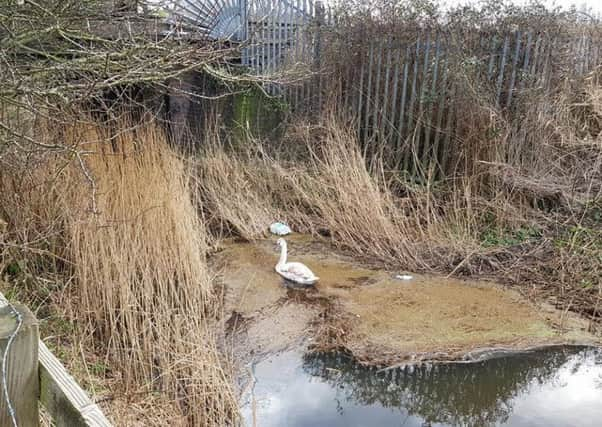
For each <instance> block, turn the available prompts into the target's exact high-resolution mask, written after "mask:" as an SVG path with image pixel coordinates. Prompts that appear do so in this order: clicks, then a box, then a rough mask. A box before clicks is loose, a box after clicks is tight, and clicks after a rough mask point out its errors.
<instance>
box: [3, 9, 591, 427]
mask: <svg viewBox="0 0 602 427" xmlns="http://www.w3.org/2000/svg"><path fill="white" fill-rule="evenodd" d="M9 3H10V5H9V6H7V7H6V8H5V7H4V5H3V7H2V8H0V48H1V50H0V74H2V75H3V76H8V77H7V78H6V79H4V80H2V81H1V82H0V165H1V169H0V271H1V272H2V281H3V283H2V289H3V291H4V292H5V293H6V294H7V295H8V296H9V297H10V298H11V299H13V300H22V301H25V302H27V303H28V304H29V305H30V306H31V307H32V308H33V309H35V310H36V311H37V313H36V314H37V316H38V317H39V318H40V319H41V320H42V322H43V323H42V330H43V335H45V336H46V339H47V340H48V342H49V343H50V344H51V346H52V347H53V350H54V351H55V352H56V353H57V354H58V355H59V356H61V358H62V360H63V361H65V362H66V363H68V364H69V367H70V369H72V371H73V372H74V373H75V374H76V376H77V378H78V379H79V380H80V381H82V382H83V383H84V384H85V385H86V386H87V387H88V388H89V389H90V390H92V391H93V392H94V393H95V395H96V396H97V398H98V399H99V400H101V401H102V402H103V404H104V405H106V406H105V407H106V408H107V409H108V411H109V413H110V415H111V416H112V418H113V419H114V420H115V422H116V423H117V424H123V425H132V424H136V423H145V424H149V425H163V424H164V423H165V420H167V419H169V420H171V422H172V423H174V424H176V425H215V426H222V425H228V424H235V423H236V420H237V416H238V415H237V408H236V398H235V396H234V392H233V388H232V384H231V379H230V378H229V375H228V372H227V371H228V368H227V364H225V363H224V360H223V354H222V352H221V351H220V350H221V349H220V334H221V331H220V329H219V317H220V309H221V307H220V301H219V295H217V291H216V289H214V284H213V281H212V277H211V272H210V271H208V268H207V265H206V257H207V256H208V251H209V249H208V248H209V247H211V245H212V243H213V242H214V241H215V240H216V239H219V238H221V237H223V236H226V235H237V236H241V237H243V238H245V239H256V238H261V237H265V235H266V232H267V229H268V226H269V224H270V223H271V222H273V221H274V220H284V221H287V222H288V223H289V224H291V225H292V226H293V227H294V228H295V229H296V230H297V231H302V232H307V233H311V234H313V235H315V236H319V237H321V238H324V239H327V240H328V241H330V242H332V244H334V245H335V246H338V247H339V248H342V249H345V250H347V251H351V252H353V253H355V254H356V255H357V256H358V257H361V258H363V259H364V260H365V261H366V262H369V263H372V264H377V265H379V266H381V267H386V268H391V269H393V268H402V269H404V270H418V271H429V272H438V273H443V274H453V275H487V276H494V277H495V278H496V279H497V280H503V281H506V282H508V283H511V284H513V285H516V286H517V288H518V289H520V290H521V291H522V292H523V293H524V294H525V295H526V296H527V297H530V298H535V299H538V300H543V299H547V300H549V301H551V302H553V303H554V304H556V305H557V306H558V307H561V308H563V309H566V310H574V311H578V312H580V313H583V314H586V315H587V316H589V317H590V318H591V319H592V330H595V328H596V325H598V324H599V319H600V317H601V315H600V312H601V311H602V140H601V138H602V133H601V130H602V86H601V80H600V79H602V69H600V68H597V69H595V70H594V71H593V72H591V73H589V74H588V75H586V76H582V77H579V78H569V77H568V76H563V75H560V76H558V78H557V79H556V80H555V81H554V85H553V87H552V90H550V91H542V90H533V91H530V92H526V93H524V94H522V96H523V98H522V99H521V104H520V105H521V108H520V109H518V112H517V113H516V114H515V115H512V116H511V115H509V114H507V112H505V111H502V109H501V108H499V106H497V105H496V104H495V102H494V100H493V96H492V92H491V91H492V87H491V85H490V84H488V83H487V82H484V81H483V80H482V76H481V75H480V74H479V73H478V72H477V71H475V69H474V67H472V66H471V65H470V64H472V62H470V61H468V60H466V59H467V58H457V59H459V60H458V61H457V63H456V65H457V66H455V67H454V68H453V69H452V70H451V72H452V73H453V74H450V77H449V78H450V80H451V79H452V78H453V79H454V81H455V83H456V85H457V86H456V87H457V89H456V94H457V97H455V98H454V99H453V100H452V99H450V100H449V102H455V103H457V104H458V105H459V106H461V107H462V108H460V109H459V110H458V111H459V113H458V117H457V118H456V120H457V122H458V123H460V124H461V125H460V126H459V127H458V131H457V132H456V133H454V135H453V137H450V139H451V142H450V148H449V151H450V152H452V153H453V157H452V158H451V161H450V165H451V166H450V168H449V170H450V173H449V174H447V175H446V176H445V177H444V178H441V177H437V176H436V175H435V174H433V173H432V170H430V169H429V168H424V169H423V170H421V171H419V172H420V176H419V177H418V179H416V177H415V176H414V177H409V176H408V175H407V174H405V173H403V171H402V170H401V165H399V163H398V162H392V161H391V158H392V156H391V152H388V151H387V150H385V149H382V147H378V142H379V141H378V138H376V139H373V140H371V141H370V143H371V144H373V145H372V146H371V147H372V148H374V147H376V149H372V148H371V149H369V150H368V149H366V144H365V141H360V140H359V138H358V133H357V131H356V130H357V126H356V124H357V123H356V122H355V121H354V119H355V118H354V116H353V114H350V111H349V110H348V109H342V108H341V106H340V102H339V101H340V99H339V98H337V96H336V95H337V92H336V91H335V90H334V89H333V90H332V91H330V88H331V86H325V88H324V89H323V91H324V92H325V93H324V95H326V96H325V97H324V98H325V99H327V98H328V99H329V102H330V104H328V105H327V107H326V108H324V110H323V112H322V114H321V115H320V116H319V117H317V118H316V116H315V115H314V116H309V117H304V116H303V117H301V116H299V117H294V118H293V120H292V123H291V124H290V126H289V127H288V129H287V131H286V132H287V133H286V134H285V135H284V136H283V138H282V139H281V140H280V141H259V140H257V139H255V138H253V136H252V135H249V134H244V135H243V133H244V132H248V129H243V130H242V131H241V130H240V129H237V131H236V132H235V136H234V139H232V140H231V139H230V138H229V136H227V134H226V133H225V132H223V129H222V128H221V125H222V123H221V122H219V121H218V122H216V123H213V124H212V126H211V127H210V128H208V129H207V132H206V135H204V136H203V139H204V141H205V145H204V147H203V148H202V150H201V151H200V152H199V153H197V154H196V155H195V156H194V157H185V156H183V155H181V154H179V153H177V150H174V149H173V147H169V144H168V140H169V138H168V137H167V136H166V134H165V133H164V129H162V128H160V127H159V125H158V123H159V122H160V120H152V119H149V116H148V115H146V114H143V113H141V112H144V111H147V112H148V111H149V110H150V111H152V112H154V113H156V112H157V109H156V108H154V107H152V108H151V107H148V106H147V105H146V104H144V102H143V101H146V100H147V98H146V97H145V95H144V94H147V93H148V92H146V90H147V89H149V88H152V89H153V90H158V91H159V92H158V93H164V91H165V90H168V88H170V87H171V86H170V84H169V81H173V80H172V79H176V80H177V78H178V77H179V76H180V75H181V73H183V72H185V71H188V70H204V71H205V72H209V73H213V74H215V72H216V71H215V68H214V66H215V64H216V63H217V64H221V63H225V62H227V61H228V59H229V58H230V55H231V53H232V52H233V51H232V50H231V49H224V48H223V46H220V47H218V46H210V45H208V44H202V45H200V44H199V45H185V44H181V43H179V41H177V40H173V39H161V40H159V41H156V42H154V43H149V42H148V40H146V39H144V38H142V37H138V34H137V33H136V34H134V35H131V37H129V36H128V37H117V39H114V38H113V37H112V36H111V37H109V35H107V34H105V33H102V34H99V33H98V32H97V31H96V29H97V27H96V26H94V25H91V27H88V26H87V25H86V26H83V25H81V23H82V22H85V21H86V18H95V19H99V20H101V21H102V20H103V19H108V18H107V15H105V14H103V12H102V11H101V10H100V9H98V4H96V3H97V2H83V3H82V2H59V1H55V2H47V3H48V4H45V5H44V6H40V5H39V4H37V3H34V2H26V5H25V7H26V8H29V9H26V8H21V7H20V6H16V3H15V2H12V1H11V2H9ZM362 3H364V4H363V5H360V6H358V7H356V8H349V16H346V17H345V19H347V20H345V19H342V20H341V31H343V30H345V29H349V28H351V29H350V30H349V31H354V30H356V28H354V27H353V26H354V25H355V24H356V23H357V22H361V23H362V25H368V24H369V25H372V26H376V27H378V26H379V25H382V26H384V27H387V28H389V29H390V28H393V29H395V30H396V31H397V30H398V29H399V28H401V27H404V26H405V27H404V28H406V31H407V32H412V31H414V30H416V28H423V26H430V25H434V24H435V23H436V22H437V20H439V19H441V16H440V15H439V12H438V9H437V8H436V7H434V5H432V4H431V3H430V2H427V3H425V4H422V5H421V4H419V3H421V2H417V3H416V4H414V5H413V6H412V7H407V8H400V7H399V2H383V4H382V8H385V9H386V8H387V7H393V9H394V10H395V11H396V12H395V13H380V14H379V13H373V12H374V10H375V9H370V8H366V7H364V6H365V2H362ZM369 6H373V5H369ZM378 7H381V6H378ZM378 7H377V9H378ZM385 9H382V10H385ZM387 10H390V9H387ZM110 16H111V17H112V16H113V15H110ZM116 16H118V18H116V19H115V20H112V22H111V25H112V27H111V28H123V26H124V25H126V26H127V24H128V18H127V17H124V16H121V15H116ZM378 16H386V17H387V18H391V20H392V22H388V21H387V22H384V23H383V22H379V21H378V19H377V18H378ZM571 16H572V15H567V14H556V13H551V12H550V11H546V10H544V9H542V8H541V7H540V6H538V5H536V6H534V7H533V8H531V9H529V8H527V9H512V10H505V9H504V8H492V4H489V9H487V8H486V10H479V9H458V10H456V11H455V12H453V13H452V14H451V15H449V21H448V25H449V26H452V25H455V26H456V27H461V26H462V25H469V28H471V27H470V25H475V22H474V21H475V20H479V19H483V20H485V21H486V22H487V23H488V25H489V26H490V27H491V28H494V27H496V26H499V25H501V26H504V27H505V28H510V27H512V26H514V25H521V23H525V22H531V23H532V22H534V20H535V21H537V22H539V23H540V24H541V25H546V26H547V27H546V29H547V30H546V31H555V30H557V29H558V26H559V25H560V26H563V27H562V30H563V31H565V32H566V31H568V30H570V29H571V28H574V27H573V26H574V25H575V23H576V22H579V23H583V20H581V21H579V20H577V21H576V20H575V19H573V18H571ZM502 21H503V22H502ZM467 23H468V24H467ZM502 24H503V25H502ZM141 25H142V24H141ZM345 25H349V27H345ZM588 25H589V24H588ZM90 28H92V30H90ZM488 28H489V27H488ZM491 28H489V29H491ZM592 28H593V29H594V30H597V29H598V27H596V26H595V25H594V24H592ZM358 34H359V36H360V37H363V36H362V34H363V33H361V32H360V33H357V34H352V35H351V36H352V37H351V38H353V37H356V36H358ZM563 34H565V33H563ZM364 36H365V35H364ZM467 37H468V36H467ZM471 37H472V36H471ZM471 37H468V38H470V40H473V41H474V37H473V38H471ZM333 46H334V47H333V49H336V48H337V47H338V48H339V50H340V51H341V57H344V58H347V59H348V57H347V56H346V55H347V54H348V53H349V52H348V51H353V50H352V49H347V51H344V50H343V49H340V45H333ZM353 52H355V51H353ZM353 52H352V53H353ZM341 57H336V58H334V60H337V59H341ZM565 59H566V58H565ZM174 63H177V64H178V65H179V66H177V67H174ZM458 64H459V65H458ZM467 64H468V65H467ZM332 65H333V64H325V65H324V68H325V71H327V72H328V73H330V74H326V75H328V76H329V77H332V79H333V81H335V82H338V81H339V80H338V79H341V75H338V74H337V70H339V68H337V67H336V66H332ZM334 65H337V66H338V65H341V64H334ZM333 70H334V71H333ZM224 76H225V77H224V78H226V77H227V75H224ZM245 78H246V77H245ZM245 78H243V77H240V76H239V77H237V79H241V80H244V79H245ZM249 80H252V79H249ZM230 83H232V82H230ZM332 87H334V86H332ZM142 88H144V89H145V90H144V91H143V90H141V89H142ZM331 95H332V96H331ZM126 107H134V108H133V110H134V113H132V112H131V111H129V112H128V114H124V113H123V111H125V110H127V108H126ZM147 107H148V108H147ZM81 110H84V113H82V111H81ZM138 113H139V114H138ZM351 113H353V112H351ZM160 117H161V116H160ZM243 127H244V126H243ZM408 141H409V142H411V140H408ZM414 154H416V155H417V153H412V155H414ZM131 408H134V411H131Z"/></svg>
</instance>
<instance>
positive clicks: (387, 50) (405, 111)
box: [240, 0, 602, 177]
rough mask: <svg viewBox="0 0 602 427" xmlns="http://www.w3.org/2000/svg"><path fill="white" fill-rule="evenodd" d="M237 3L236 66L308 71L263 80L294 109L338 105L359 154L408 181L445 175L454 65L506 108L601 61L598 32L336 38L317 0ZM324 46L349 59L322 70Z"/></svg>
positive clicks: (328, 13)
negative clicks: (240, 20) (348, 118)
mask: <svg viewBox="0 0 602 427" xmlns="http://www.w3.org/2000/svg"><path fill="white" fill-rule="evenodd" d="M240 4H242V5H244V7H245V8H246V9H245V11H244V13H241V16H245V17H246V22H245V24H244V27H245V31H244V33H245V34H246V36H247V40H246V41H245V46H246V48H245V54H244V58H245V59H244V63H245V64H247V65H248V66H249V67H251V68H253V69H255V70H256V72H257V73H263V74H266V75H268V74H271V75H273V74H274V73H277V72H278V71H279V70H284V69H287V68H288V69H290V68H291V67H292V68H294V69H295V70H297V71H302V72H303V73H305V74H306V75H307V78H299V79H297V80H296V81H295V82H292V83H288V84H284V85H282V84H274V83H271V84H267V85H266V88H267V91H268V93H270V94H272V95H278V96H282V97H283V99H284V100H285V101H286V102H287V103H288V104H289V106H290V108H291V110H292V111H297V112H307V111H312V112H314V113H319V112H321V111H322V108H323V106H324V104H325V103H326V102H330V103H333V102H334V103H336V104H338V105H337V107H338V108H340V110H341V112H344V113H345V114H351V115H352V116H353V117H355V122H356V126H357V133H358V137H359V140H360V142H361V145H362V147H363V149H364V150H365V151H366V152H368V151H369V152H374V151H375V150H379V151H381V152H383V153H386V154H387V156H386V157H387V159H390V161H391V164H392V165H394V167H396V168H400V169H403V170H405V171H407V173H409V174H411V175H412V176H415V177H420V176H422V177H424V176H425V175H427V174H428V175H429V176H442V175H444V174H445V173H446V171H447V167H448V165H449V160H450V159H449V154H450V150H451V148H450V145H449V144H450V142H451V141H453V135H454V132H455V131H456V127H455V123H456V121H457V119H458V117H459V116H458V114H457V113H458V112H457V111H455V110H454V108H455V103H456V93H457V92H456V91H457V90H458V86H457V82H456V81H455V74H454V73H455V72H457V71H458V70H460V69H461V67H473V68H474V69H475V70H476V72H477V73H478V74H479V75H480V76H481V78H482V80H483V81H484V82H488V84H489V85H490V89H491V96H492V101H493V102H494V103H495V105H497V106H498V108H499V109H500V110H501V111H503V112H505V113H507V114H512V112H513V111H514V110H516V109H519V108H520V107H521V105H523V104H522V101H523V100H524V99H525V96H524V94H526V93H531V92H530V91H533V90H544V91H549V90H551V87H552V84H553V80H554V79H556V78H558V76H560V75H562V76H564V77H566V76H569V77H570V75H573V76H574V77H578V76H581V75H583V74H585V73H587V72H589V71H590V70H592V69H593V68H594V67H596V66H598V65H599V64H600V61H601V59H602V58H601V53H600V43H599V41H600V40H599V38H595V37H594V35H593V34H588V33H587V32H586V31H582V32H581V33H578V34H574V35H573V36H571V37H570V38H568V39H566V40H561V39H560V38H558V37H555V36H554V35H553V34H549V33H545V32H539V31H535V30H531V29H519V30H516V31H513V32H501V33H500V32H498V33H495V32H493V33H482V34H478V35H476V36H475V35H474V34H473V35H472V39H471V40H470V43H467V44H466V45H464V44H463V45H459V44H458V40H457V39H455V38H454V37H453V35H452V34H448V33H445V32H441V31H437V30H421V31H420V32H419V33H414V34H409V35H408V34H407V33H404V35H403V36H402V35H401V34H396V33H391V32H389V33H387V32H384V33H383V34H372V33H371V32H370V30H365V31H363V32H362V31H360V32H359V33H357V34H355V36H353V35H351V36H350V35H348V34H347V35H343V36H341V35H340V34H339V35H337V34H336V31H330V30H332V29H336V25H337V24H338V22H339V21H340V19H339V17H338V16H337V14H336V13H334V12H333V10H332V8H331V7H329V6H324V5H323V4H322V3H321V2H314V0H241V1H240ZM464 36H466V35H464ZM337 37H339V39H337ZM354 37H355V38H354ZM460 37H462V36H460ZM331 42H336V43H338V45H337V48H338V49H342V50H346V51H348V52H346V54H347V55H348V58H349V63H348V64H345V63H339V64H337V65H336V70H334V71H333V70H332V69H329V70H328V73H322V72H321V71H323V70H322V68H323V67H324V66H326V67H328V65H329V61H328V60H329V58H328V57H326V56H325V55H327V54H328V52H329V46H328V43H331ZM345 46H348V49H346V48H345ZM454 49H455V50H454ZM559 55H569V56H570V57H571V58H572V61H571V67H570V68H571V69H570V70H566V69H562V70H560V69H559V65H558V64H557V63H558V62H559V61H557V58H558V57H559ZM342 57H344V55H342ZM459 61H460V62H461V61H463V62H462V63H460V62H459ZM565 62H566V61H565ZM335 71H336V72H335ZM473 71H474V70H473ZM331 107H332V106H331Z"/></svg>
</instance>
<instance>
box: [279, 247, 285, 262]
mask: <svg viewBox="0 0 602 427" xmlns="http://www.w3.org/2000/svg"><path fill="white" fill-rule="evenodd" d="M285 263H286V243H283V244H282V248H281V249H280V259H279V260H278V265H283V264H285Z"/></svg>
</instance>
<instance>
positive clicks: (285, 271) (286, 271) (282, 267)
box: [276, 238, 320, 285]
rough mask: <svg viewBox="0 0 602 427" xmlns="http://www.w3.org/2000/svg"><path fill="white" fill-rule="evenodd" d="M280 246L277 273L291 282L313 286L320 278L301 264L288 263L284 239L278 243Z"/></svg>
mask: <svg viewBox="0 0 602 427" xmlns="http://www.w3.org/2000/svg"><path fill="white" fill-rule="evenodd" d="M276 244H277V245H278V246H280V259H279V260H278V264H276V272H277V273H278V274H280V275H281V276H282V277H284V278H285V279H287V280H290V281H291V282H295V283H299V284H301V285H313V284H314V283H316V282H317V281H318V280H319V279H320V278H319V277H316V275H315V274H314V273H313V272H312V271H311V270H310V269H309V268H308V267H307V266H306V265H305V264H301V263H300V262H286V241H285V240H284V239H282V238H280V239H278V241H277V242H276Z"/></svg>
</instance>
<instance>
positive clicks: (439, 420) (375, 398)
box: [243, 347, 602, 427]
mask: <svg viewBox="0 0 602 427" xmlns="http://www.w3.org/2000/svg"><path fill="white" fill-rule="evenodd" d="M253 371H254V376H255V379H256V383H255V386H254V388H253V394H252V396H253V397H250V396H248V399H246V400H247V402H246V403H245V405H244V406H243V416H244V418H245V424H246V425H248V426H253V425H257V426H259V427H272V426H279V427H280V426H291V427H301V426H307V427H309V426H315V427H318V426H332V427H339V426H340V427H343V426H352V427H353V426H357V427H359V426H366V427H369V426H370V427H372V426H405V427H413V426H420V427H425V426H498V425H504V426H542V427H543V426H546V427H561V426H562V427H564V426H583V427H588V426H591V427H594V426H596V427H597V426H602V350H601V349H599V348H588V347H549V348H545V349H539V350H534V351H530V352H526V353H517V354H508V355H503V356H499V357H495V358H491V359H488V360H482V361H478V362H474V363H459V364H424V365H420V366H406V367H403V368H396V369H390V370H378V369H376V368H367V367H363V366H361V365H359V364H357V363H355V362H354V361H353V360H352V359H351V358H350V357H349V356H347V355H345V354H342V353H335V354H333V353H327V354H313V355H305V356H304V355H303V354H302V353H300V352H296V351H291V352H284V353H280V354H277V355H274V356H272V357H270V358H268V359H266V360H264V361H261V362H260V363H258V364H257V365H255V366H254V369H253ZM252 402H255V403H254V404H253V403H252Z"/></svg>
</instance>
